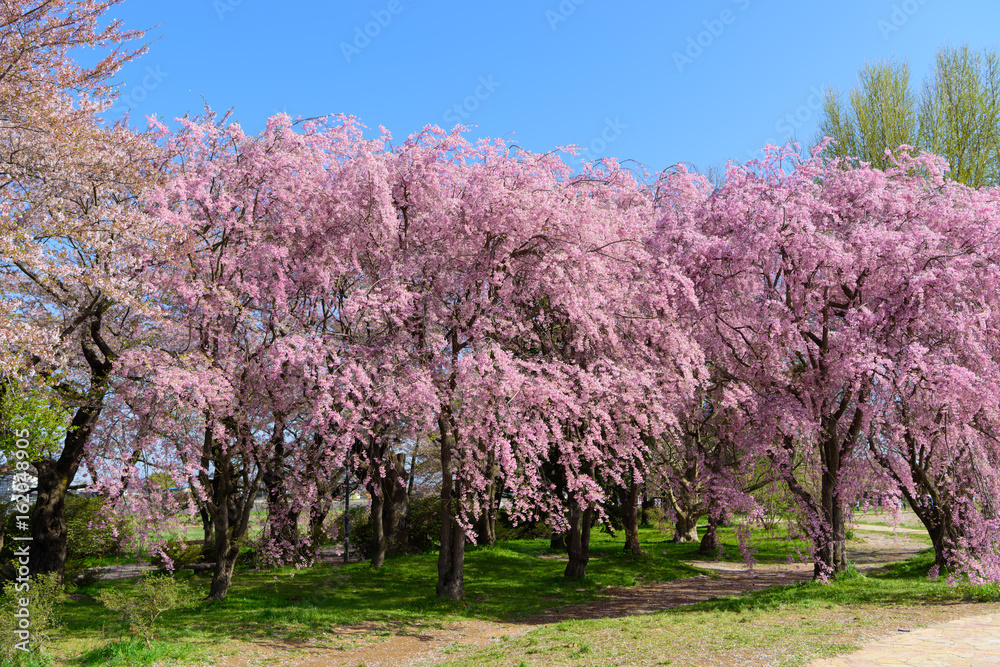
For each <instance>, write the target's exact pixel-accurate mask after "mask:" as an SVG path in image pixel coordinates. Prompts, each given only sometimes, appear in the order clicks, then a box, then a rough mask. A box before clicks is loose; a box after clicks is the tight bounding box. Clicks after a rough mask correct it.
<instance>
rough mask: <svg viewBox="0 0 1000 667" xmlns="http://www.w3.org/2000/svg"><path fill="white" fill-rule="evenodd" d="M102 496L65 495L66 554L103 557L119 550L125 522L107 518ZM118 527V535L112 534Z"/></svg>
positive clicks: (73, 556) (76, 556) (125, 526)
mask: <svg viewBox="0 0 1000 667" xmlns="http://www.w3.org/2000/svg"><path fill="white" fill-rule="evenodd" d="M105 505H106V501H105V499H104V498H99V497H94V498H85V497H83V496H77V495H72V494H67V495H66V530H67V533H68V534H67V538H66V558H67V559H68V560H78V559H81V558H102V557H104V556H114V555H117V554H119V553H121V542H122V539H123V538H124V537H125V536H126V535H127V534H128V532H129V527H128V523H127V522H126V521H124V520H115V519H109V518H108V516H107V515H108V512H107V510H106V509H105ZM116 531H117V533H118V535H117V537H116V536H115V532H116Z"/></svg>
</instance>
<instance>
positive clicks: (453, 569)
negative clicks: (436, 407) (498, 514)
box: [437, 407, 465, 600]
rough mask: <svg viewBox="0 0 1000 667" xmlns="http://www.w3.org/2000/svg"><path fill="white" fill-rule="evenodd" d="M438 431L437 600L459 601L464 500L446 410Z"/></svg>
mask: <svg viewBox="0 0 1000 667" xmlns="http://www.w3.org/2000/svg"><path fill="white" fill-rule="evenodd" d="M438 428H439V430H440V433H441V551H440V553H439V554H438V582H437V596H438V597H439V598H444V599H447V600H460V599H462V595H463V594H464V587H465V580H464V575H463V567H464V565H465V533H464V532H463V531H462V528H461V526H459V525H458V522H457V521H456V517H457V515H458V512H459V503H460V497H461V496H460V489H459V488H458V485H457V484H455V482H454V479H453V477H452V468H451V460H452V437H453V436H454V425H453V424H452V423H451V410H450V409H449V408H447V407H445V408H444V409H442V411H441V414H440V415H439V416H438Z"/></svg>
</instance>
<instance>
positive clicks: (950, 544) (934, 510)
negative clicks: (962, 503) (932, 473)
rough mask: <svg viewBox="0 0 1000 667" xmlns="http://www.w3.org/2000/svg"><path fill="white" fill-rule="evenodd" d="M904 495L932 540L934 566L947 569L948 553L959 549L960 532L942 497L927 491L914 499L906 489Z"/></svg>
mask: <svg viewBox="0 0 1000 667" xmlns="http://www.w3.org/2000/svg"><path fill="white" fill-rule="evenodd" d="M925 489H926V487H925ZM903 495H904V497H905V498H906V501H907V502H908V503H909V504H910V507H911V508H912V509H913V512H914V513H915V514H916V515H917V518H918V519H920V522H921V523H922V524H924V528H926V529H927V534H928V535H929V536H930V538H931V543H932V544H933V545H934V565H935V566H936V567H937V568H938V569H941V568H945V567H947V566H948V553H949V552H950V551H952V550H953V549H955V548H956V547H957V545H958V541H959V539H960V532H959V531H958V529H957V528H956V527H955V524H954V521H953V519H952V517H951V514H950V512H948V509H947V507H946V506H945V504H944V503H943V502H941V497H940V495H939V494H938V493H936V492H933V491H930V489H926V490H925V493H923V494H922V495H921V496H918V497H916V498H914V497H913V496H911V495H910V494H909V493H907V491H906V489H905V488H904V489H903Z"/></svg>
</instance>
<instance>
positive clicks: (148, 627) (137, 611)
mask: <svg viewBox="0 0 1000 667" xmlns="http://www.w3.org/2000/svg"><path fill="white" fill-rule="evenodd" d="M192 598H193V594H192V592H191V591H190V590H189V589H188V587H187V586H186V585H185V584H183V583H181V582H179V581H177V580H176V579H175V578H174V577H172V576H170V575H166V574H153V575H148V576H145V577H142V578H141V579H139V581H137V582H136V584H135V587H134V589H133V590H128V589H124V590H123V589H121V588H109V589H105V590H102V591H100V592H99V593H98V594H97V599H98V600H100V601H101V604H103V605H104V606H105V607H107V608H108V609H110V610H112V611H117V612H118V613H119V614H120V615H121V620H122V621H123V622H125V623H126V624H127V625H128V630H129V632H130V633H132V634H133V635H136V636H138V637H141V638H142V639H144V640H145V641H146V645H147V646H152V644H153V639H154V638H155V637H154V628H153V624H154V623H156V619H157V618H159V616H160V614H162V613H163V612H165V611H169V610H171V609H176V608H177V607H182V606H184V605H185V604H187V602H188V601H189V600H191V599H192Z"/></svg>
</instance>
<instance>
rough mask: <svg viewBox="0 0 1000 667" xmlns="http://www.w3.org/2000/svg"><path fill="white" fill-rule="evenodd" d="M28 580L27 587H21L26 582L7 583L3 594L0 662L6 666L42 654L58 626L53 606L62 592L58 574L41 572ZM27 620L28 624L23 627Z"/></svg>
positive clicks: (27, 661)
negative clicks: (24, 603)
mask: <svg viewBox="0 0 1000 667" xmlns="http://www.w3.org/2000/svg"><path fill="white" fill-rule="evenodd" d="M26 583H27V584H28V586H27V588H28V590H18V589H19V588H20V587H23V586H24V584H23V583H21V584H18V583H15V582H13V581H11V582H8V583H7V585H6V586H5V587H4V591H3V595H0V663H2V664H5V665H6V664H15V665H16V664H25V663H30V662H32V660H29V659H28V658H29V657H31V656H38V655H39V654H40V652H41V649H42V647H43V646H44V644H45V643H46V642H47V641H48V639H49V634H48V633H49V632H50V631H52V630H53V629H54V628H55V627H56V623H55V613H54V608H55V606H56V603H57V602H59V600H60V599H61V598H62V595H63V587H62V584H61V583H60V582H59V575H57V574H42V575H38V576H37V577H32V578H31V579H30V580H29V581H28V582H26ZM24 601H27V612H24V611H23V610H24V608H25V607H23V606H22V602H24ZM25 614H26V615H25ZM25 619H27V622H28V624H29V625H28V627H27V628H22V627H21V626H22V625H23V623H22V621H23V620H25ZM23 642H27V644H24V643H23ZM23 648H26V649H28V650H27V652H25V651H24V650H22V649H23ZM34 662H35V664H37V660H34Z"/></svg>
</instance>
